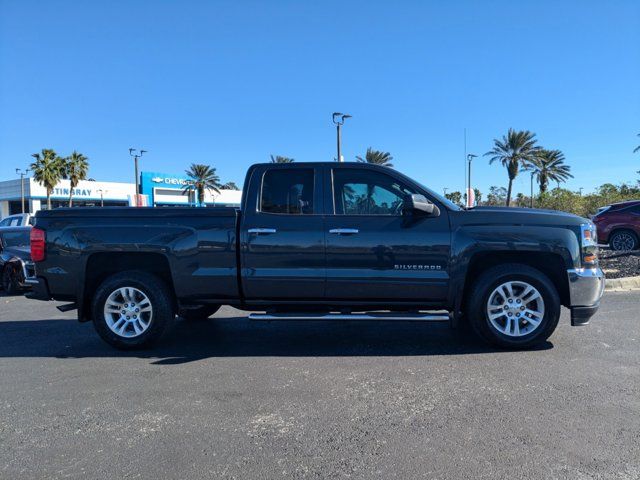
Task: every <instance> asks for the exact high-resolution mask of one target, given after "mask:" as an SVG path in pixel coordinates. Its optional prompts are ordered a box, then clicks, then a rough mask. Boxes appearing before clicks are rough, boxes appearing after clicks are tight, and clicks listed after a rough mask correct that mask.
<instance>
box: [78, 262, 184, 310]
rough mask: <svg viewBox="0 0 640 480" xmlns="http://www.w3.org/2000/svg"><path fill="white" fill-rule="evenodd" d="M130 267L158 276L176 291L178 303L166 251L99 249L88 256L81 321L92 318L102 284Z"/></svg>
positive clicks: (81, 298)
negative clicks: (96, 292) (97, 290)
mask: <svg viewBox="0 0 640 480" xmlns="http://www.w3.org/2000/svg"><path fill="white" fill-rule="evenodd" d="M126 270H138V271H141V272H146V273H151V274H153V275H155V276H156V277H158V278H159V279H160V280H162V281H163V282H164V283H165V284H166V285H167V288H168V289H169V291H170V292H172V293H173V294H174V296H173V302H174V308H175V307H176V305H175V303H176V300H175V288H174V284H173V278H172V277H171V268H170V266H169V260H168V259H167V257H166V256H165V255H163V254H161V253H153V252H96V253H93V254H91V255H90V256H89V258H88V259H87V263H86V266H85V271H84V279H85V281H84V285H83V287H82V288H83V291H82V293H81V294H80V295H79V296H78V299H79V304H78V319H79V320H80V321H81V322H86V321H89V320H91V307H90V305H91V298H92V296H93V294H94V292H95V291H96V289H97V288H98V286H99V285H100V284H101V283H102V282H103V281H104V280H105V279H107V278H108V277H110V276H111V275H113V274H115V273H119V272H122V271H126Z"/></svg>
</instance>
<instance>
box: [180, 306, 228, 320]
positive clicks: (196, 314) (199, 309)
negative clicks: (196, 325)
mask: <svg viewBox="0 0 640 480" xmlns="http://www.w3.org/2000/svg"><path fill="white" fill-rule="evenodd" d="M218 310H220V305H198V306H196V307H191V308H186V307H185V308H182V309H181V310H180V312H179V313H178V315H179V316H180V317H182V318H183V319H185V320H189V321H198V320H206V319H207V318H209V317H210V316H211V315H213V314H214V313H216V312H217V311H218Z"/></svg>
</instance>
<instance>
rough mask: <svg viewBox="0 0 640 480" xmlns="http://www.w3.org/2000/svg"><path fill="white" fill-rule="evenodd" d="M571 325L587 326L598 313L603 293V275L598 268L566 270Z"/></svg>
mask: <svg viewBox="0 0 640 480" xmlns="http://www.w3.org/2000/svg"><path fill="white" fill-rule="evenodd" d="M567 275H568V277H569V308H571V325H574V326H576V325H587V324H588V323H589V319H590V318H591V317H592V316H593V315H594V314H595V313H596V312H597V311H598V307H599V306H600V299H601V298H602V293H603V292H604V273H602V270H600V269H599V268H575V269H571V270H567Z"/></svg>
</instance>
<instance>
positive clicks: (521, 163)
mask: <svg viewBox="0 0 640 480" xmlns="http://www.w3.org/2000/svg"><path fill="white" fill-rule="evenodd" d="M536 141H537V140H536V134H535V133H532V132H530V131H529V130H521V131H515V130H514V129H513V128H510V129H509V132H507V135H506V136H503V137H502V140H498V139H494V140H493V149H492V150H490V151H488V152H487V153H485V156H487V155H490V156H491V159H490V160H489V163H490V164H491V163H493V162H495V161H498V162H500V163H501V164H502V166H503V167H505V168H506V169H507V174H508V175H509V187H508V188H507V207H508V206H509V204H510V203H511V190H512V187H513V181H514V180H515V178H516V177H517V176H518V172H519V171H520V168H526V167H527V166H528V165H529V164H530V163H531V162H532V161H533V159H534V158H535V156H536V155H537V153H538V152H539V151H540V147H538V146H537V145H536Z"/></svg>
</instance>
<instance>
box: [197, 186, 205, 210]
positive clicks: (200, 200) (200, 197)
mask: <svg viewBox="0 0 640 480" xmlns="http://www.w3.org/2000/svg"><path fill="white" fill-rule="evenodd" d="M198 204H199V205H198V206H199V207H202V206H203V205H204V188H198Z"/></svg>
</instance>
